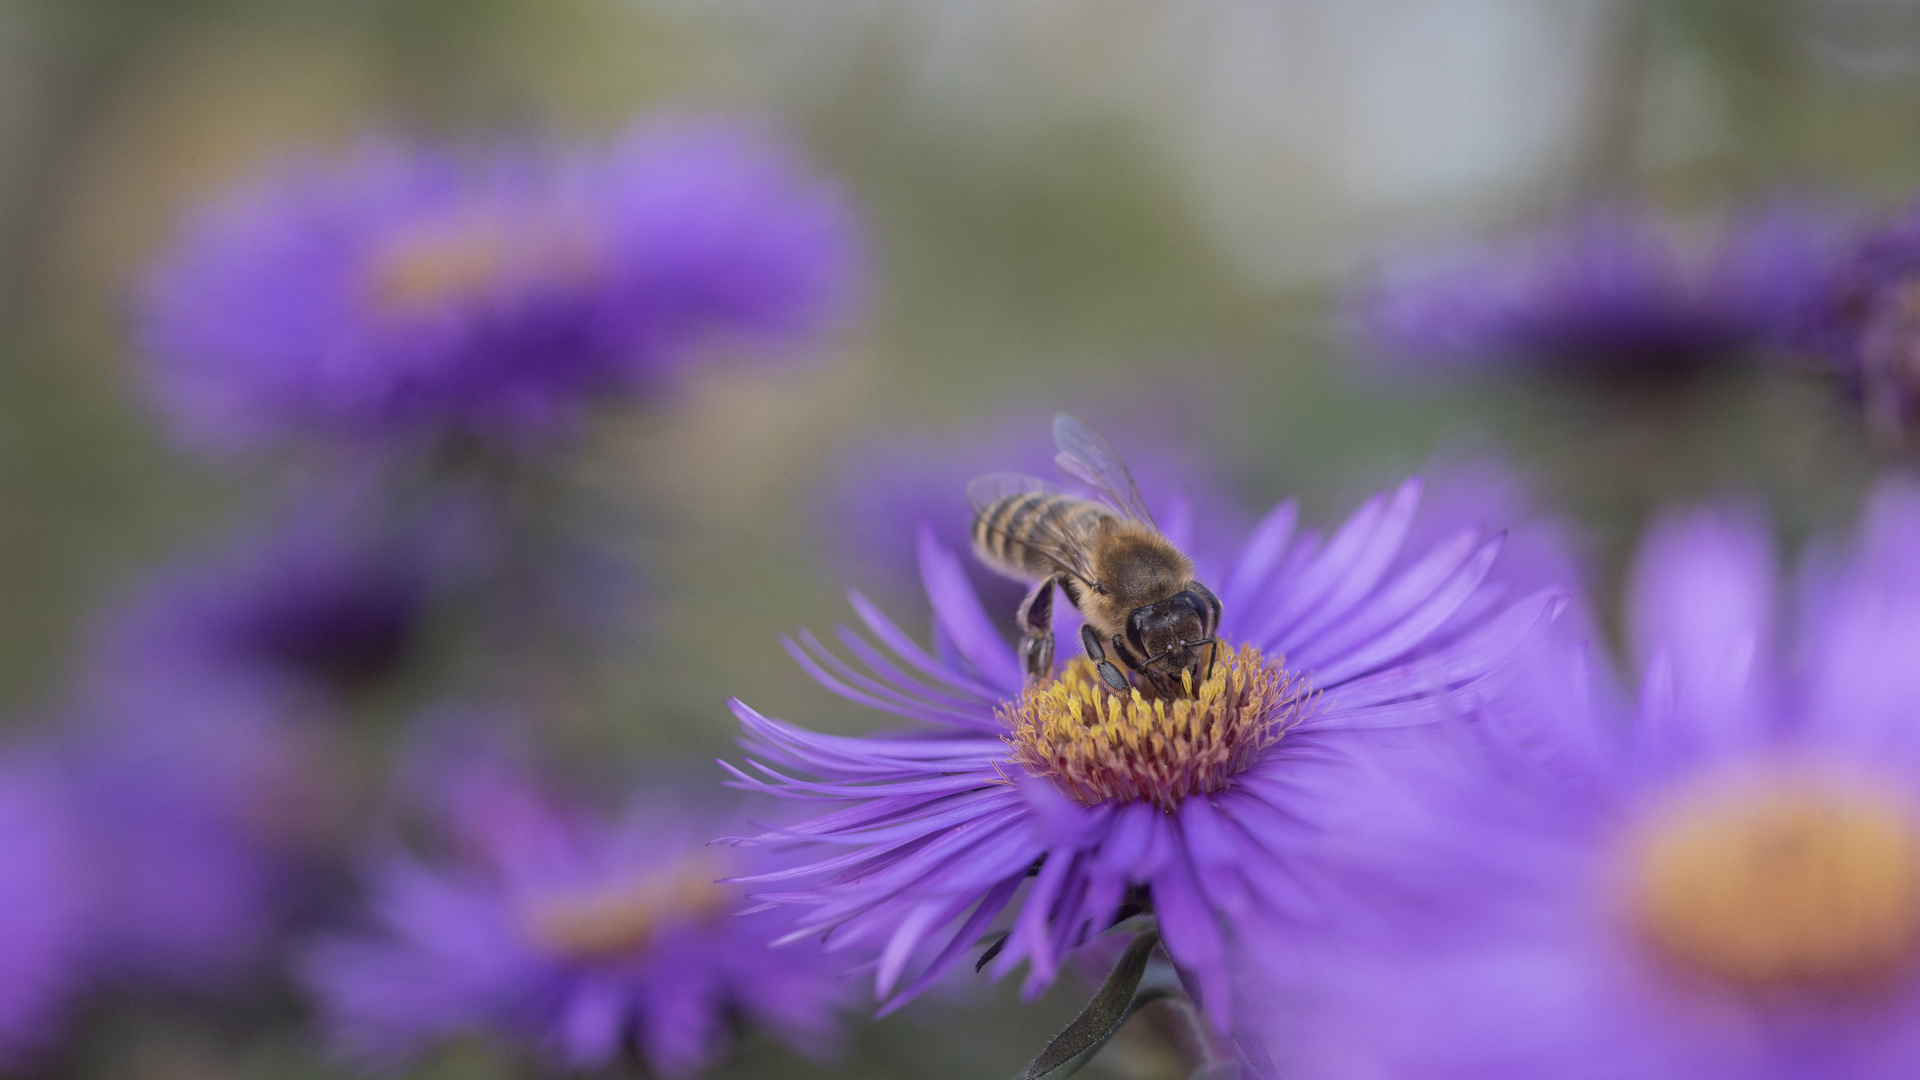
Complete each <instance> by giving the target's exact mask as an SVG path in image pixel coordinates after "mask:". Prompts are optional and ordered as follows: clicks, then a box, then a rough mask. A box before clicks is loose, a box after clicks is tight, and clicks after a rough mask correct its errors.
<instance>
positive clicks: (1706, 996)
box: [1271, 485, 1920, 1080]
mask: <svg viewBox="0 0 1920 1080" xmlns="http://www.w3.org/2000/svg"><path fill="white" fill-rule="evenodd" d="M1917 543H1920V490H1916V489H1914V488H1913V487H1911V486H1908V485H1888V486H1886V487H1883V488H1882V489H1881V491H1880V492H1879V494H1878V496H1877V497H1876V499H1875V501H1874V505H1873V508H1872V510H1871V512H1870V514H1869V516H1868V519H1867V522H1866V526H1865V528H1864V530H1863V531H1862V535H1861V537H1860V539H1859V541H1858V542H1857V544H1856V546H1855V547H1854V548H1853V550H1851V551H1845V552H1843V551H1841V550H1839V549H1837V548H1833V547H1829V548H1825V549H1822V550H1821V551H1819V552H1818V553H1817V554H1816V555H1815V556H1814V557H1813V558H1812V559H1811V560H1810V562H1809V568H1808V572H1807V573H1806V575H1805V577H1804V579H1803V584H1802V587H1801V589H1800V590H1798V592H1799V600H1800V603H1799V618H1798V621H1797V622H1798V625H1797V631H1798V632H1797V633H1791V634H1790V633H1788V632H1786V631H1785V628H1783V627H1782V626H1781V625H1780V623H1779V620H1778V617H1777V614H1776V612H1777V609H1779V608H1780V607H1781V606H1782V604H1781V597H1780V595H1779V593H1780V591H1781V590H1780V589H1779V588H1778V586H1777V585H1776V583H1775V576H1776V574H1775V569H1774V565H1773V556H1772V551H1771V545H1770V543H1769V539H1768V537H1767V534H1766V532H1765V530H1764V529H1763V528H1762V526H1761V524H1760V523H1759V522H1757V521H1756V520H1754V519H1753V518H1752V517H1751V516H1749V515H1740V514H1731V513H1727V512H1700V513H1695V514H1689V515H1684V516H1679V517H1674V518H1670V519H1668V520H1666V521H1665V522H1663V523H1662V524H1660V525H1659V526H1658V527H1657V528H1656V529H1655V530H1654V531H1653V532H1652V534H1651V535H1650V537H1649V539H1648V541H1647V543H1646V545H1645V548H1644V550H1643V552H1642V555H1641V558H1640V562H1639V566H1638V569H1637V571H1636V574H1635V580H1634V585H1633V589H1632V596H1633V605H1632V610H1631V612H1630V619H1629V624H1630V626H1631V627H1632V631H1633V639H1634V642H1635V645H1636V650H1635V651H1636V654H1637V656H1638V663H1637V666H1638V668H1639V670H1640V672H1641V676H1640V687H1639V693H1638V698H1637V702H1636V701H1628V702H1627V703H1625V704H1620V703H1618V702H1616V701H1615V700H1614V698H1613V695H1610V694H1608V693H1606V692H1605V690H1606V687H1605V685H1604V680H1598V681H1596V680H1590V679H1587V678H1583V677H1582V673H1581V669H1582V667H1583V665H1582V664H1581V662H1580V661H1579V659H1578V658H1577V657H1564V658H1562V659H1561V660H1560V661H1558V662H1556V663H1555V664H1553V665H1550V666H1547V667H1543V668H1542V669H1541V670H1540V671H1539V672H1538V673H1537V675H1538V677H1537V678H1535V679H1532V680H1527V681H1524V682H1520V683H1516V684H1515V688H1516V689H1518V690H1523V691H1524V692H1522V693H1517V694H1516V695H1513V696H1508V695H1504V694H1503V695H1496V696H1494V697H1491V698H1489V699H1487V700H1486V701H1484V702H1482V703H1479V704H1478V705H1476V712H1477V713H1478V714H1479V717H1480V719H1481V720H1482V721H1483V723H1482V724H1481V725H1480V726H1479V730H1480V732H1481V733H1482V734H1483V736H1486V738H1484V739H1483V740H1482V741H1481V743H1480V745H1478V746H1477V747H1475V748H1474V750H1473V752H1458V753H1454V752H1447V748H1445V747H1441V746H1436V747H1433V748H1431V752H1427V753H1423V754H1421V755H1420V756H1419V757H1418V759H1417V760H1415V761H1409V762H1404V763H1402V766H1403V767H1399V768H1396V769H1394V770H1391V771H1389V772H1388V773H1387V774H1385V777H1384V780H1385V785H1384V786H1383V787H1381V788H1379V789H1376V790H1374V791H1373V792H1371V793H1370V795H1371V796H1379V797H1380V798H1379V801H1378V803H1377V805H1378V806H1379V807H1380V808H1381V813H1380V814H1379V816H1378V818H1377V819H1376V820H1375V821H1374V822H1373V823H1372V824H1371V825H1369V826H1368V827H1366V828H1365V829H1363V830H1361V831H1358V832H1356V833H1354V834H1353V835H1352V836H1351V837H1350V839H1351V848H1350V849H1349V850H1348V851H1347V853H1346V860H1347V862H1348V869H1349V870H1350V871H1351V872H1352V873H1353V875H1354V876H1353V880H1354V881H1356V882H1357V883H1361V884H1362V885H1364V887H1365V888H1366V889H1367V891H1368V893H1369V895H1370V896H1371V897H1372V900H1373V903H1372V905H1371V906H1372V908H1373V909H1374V911H1375V912H1377V913H1379V914H1381V915H1383V916H1384V917H1385V918H1384V924H1380V923H1375V924H1374V925H1363V924H1364V923H1365V922H1367V921H1368V920H1360V919H1350V920H1347V923H1348V925H1347V926H1345V927H1344V928H1343V932H1342V933H1341V934H1340V937H1339V940H1338V942H1337V943H1334V944H1328V947H1327V949H1326V951H1325V953H1324V954H1323V955H1322V956H1321V957H1320V958H1319V960H1320V962H1321V970H1320V971H1319V972H1318V974H1319V985H1316V986H1314V987H1313V988H1312V990H1311V992H1310V993H1307V994H1303V995H1300V996H1298V997H1295V998H1282V999H1280V1000H1279V1001H1277V1002H1275V1003H1274V1008H1273V1015H1272V1018H1271V1019H1272V1021H1273V1025H1274V1027H1275V1028H1276V1031H1277V1034H1276V1040H1275V1041H1276V1044H1277V1045H1280V1046H1284V1047H1287V1048H1289V1049H1290V1051H1291V1053H1292V1055H1293V1056H1294V1058H1295V1067H1296V1068H1298V1069H1300V1070H1301V1074H1302V1075H1367V1076H1379V1077H1383V1078H1392V1077H1420V1078H1422V1080H1434V1078H1448V1077H1461V1078H1465V1077H1484V1076H1490V1075H1498V1076H1555V1077H1569V1078H1574V1080H1580V1078H1587V1077H1594V1078H1598V1077H1635V1078H1645V1080H1662V1078H1666V1077H1673V1078H1679V1077H1688V1078H1692V1077H1701V1076H1714V1077H1751V1078H1772V1077H1777V1078H1781V1080H1785V1078H1787V1077H1805V1076H1820V1077H1834V1078H1837V1080H1874V1078H1889V1080H1890V1078H1893V1077H1904V1076H1909V1075H1912V1073H1913V1069H1914V1066H1915V1063H1916V1062H1917V1061H1920V1024H1917V1023H1916V1020H1920V952H1916V950H1915V943H1916V942H1920V800H1917V799H1916V796H1915V794H1914V793H1915V791H1916V783H1915V781H1916V777H1917V776H1920V736H1917V734H1916V733H1920V667H1916V665H1915V664H1914V663H1913V656H1914V655H1915V650H1916V649H1920V563H1916V562H1915V561H1914V559H1913V557H1912V556H1913V552H1914V550H1915V546H1916V544H1917ZM1590 683H1592V684H1593V687H1592V690H1591V692H1590V691H1589V689H1588V687H1589V684H1590ZM1488 749H1492V750H1493V751H1494V755H1495V756H1494V764H1493V765H1490V764H1489V760H1488V758H1487V756H1486V754H1485V752H1484V751H1486V750H1488ZM1396 796H1397V797H1396ZM1356 797H1359V796H1356ZM1350 910H1351V911H1358V910H1359V909H1358V908H1357V907H1356V908H1353V909H1350ZM1323 944H1327V943H1323ZM1294 959H1295V960H1296V961H1297V960H1298V958H1297V957H1296V958H1294ZM1296 966H1297V965H1296ZM1296 1010H1297V1011H1296Z"/></svg>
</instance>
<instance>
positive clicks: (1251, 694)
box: [999, 645, 1312, 811]
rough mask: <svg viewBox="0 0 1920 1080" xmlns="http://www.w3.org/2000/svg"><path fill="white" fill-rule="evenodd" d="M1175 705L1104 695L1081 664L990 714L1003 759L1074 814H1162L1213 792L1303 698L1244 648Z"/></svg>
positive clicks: (1243, 766) (1269, 741) (1284, 725)
mask: <svg viewBox="0 0 1920 1080" xmlns="http://www.w3.org/2000/svg"><path fill="white" fill-rule="evenodd" d="M1182 678H1183V680H1184V689H1185V691H1186V693H1185V695H1184V696H1181V697H1173V698H1167V697H1161V696H1159V695H1157V694H1155V693H1154V692H1153V691H1152V690H1151V689H1150V688H1145V689H1143V688H1139V687H1136V688H1135V689H1134V690H1132V691H1131V693H1129V694H1126V695H1122V694H1117V693H1114V692H1113V691H1112V690H1110V689H1108V688H1107V686H1106V684H1104V683H1102V682H1101V681H1100V677H1099V675H1098V674H1096V673H1095V671H1094V669H1093V664H1092V663H1091V662H1090V661H1089V660H1087V658H1086V657H1083V656H1077V657H1074V658H1073V659H1072V660H1071V661H1069V662H1068V663H1067V666H1066V669H1065V670H1064V671H1062V672H1061V673H1060V677H1059V678H1058V679H1056V680H1054V681H1052V682H1047V683H1036V684H1034V685H1031V686H1028V687H1027V688H1026V689H1025V690H1024V691H1022V692H1021V694H1020V697H1019V698H1018V699H1017V700H1015V701H1013V702H1011V703H1009V704H1006V705H1002V706H1001V707H1000V710H999V713H1000V716H1001V719H1002V720H1004V721H1005V722H1006V724H1007V726H1008V728H1009V729H1011V733H1010V734H1008V735H1007V736H1006V741H1007V745H1008V746H1010V747H1011V748H1012V750H1013V760H1014V761H1015V762H1017V763H1019V765H1020V766H1021V767H1022V768H1024V769H1025V770H1026V771H1027V772H1029V773H1032V774H1033V775H1035V776H1044V777H1046V778H1047V779H1049V780H1051V781H1053V782H1054V784H1056V785H1057V786H1058V787H1059V788H1060V789H1061V790H1062V791H1064V792H1066V793H1067V794H1068V795H1070V796H1072V797H1073V798H1074V800H1075V801H1077V802H1080V803H1082V804H1084V805H1088V806H1091V805H1095V804H1098V803H1104V802H1132V801H1135V800H1139V801H1144V802H1150V803H1153V804H1154V805H1155V806H1158V807H1159V808H1160V809H1162V810H1166V811H1172V810H1174V809H1175V808H1176V807H1178V806H1179V804H1180V802H1181V801H1182V800H1183V799H1185V798H1186V797H1187V796H1189V795H1193V794H1196V793H1205V792H1213V791H1219V790H1221V789H1223V788H1225V787H1226V786H1227V784H1228V782H1229V781H1230V780H1232V778H1233V777H1234V776H1236V775H1238V774H1239V773H1242V772H1245V771H1246V770H1247V769H1248V768H1250V767H1251V766H1252V765H1253V764H1254V763H1255V762H1257V761H1259V760H1260V757H1261V755H1262V754H1263V753H1265V751H1266V750H1267V748H1268V747H1270V746H1272V745H1273V744H1274V743H1276V742H1278V741H1279V740H1280V738H1281V736H1282V735H1284V734H1286V731H1287V729H1288V728H1290V727H1292V726H1293V725H1294V724H1295V723H1297V722H1298V721H1299V720H1300V718H1301V716H1302V714H1303V713H1304V712H1305V710H1306V708H1307V706H1308V704H1309V703H1310V701H1311V699H1312V695H1311V694H1310V693H1309V692H1307V691H1305V690H1304V689H1303V688H1302V687H1301V685H1300V680H1299V679H1298V678H1297V677H1296V676H1294V675H1292V674H1290V673H1289V672H1288V671H1287V670H1286V668H1285V667H1284V666H1283V664H1281V663H1280V662H1277V661H1269V660H1268V659H1267V657H1266V656H1265V654H1263V653H1262V652H1261V651H1260V650H1259V649H1257V648H1254V647H1253V646H1252V645H1242V646H1240V649H1239V651H1237V652H1233V653H1226V652H1225V651H1224V649H1223V650H1222V655H1221V656H1220V658H1219V659H1218V661H1217V662H1215V663H1214V665H1213V671H1212V673H1211V674H1210V675H1207V676H1206V677H1205V678H1203V679H1202V680H1201V681H1200V682H1199V684H1198V685H1195V683H1194V679H1193V675H1192V673H1190V672H1188V673H1183V675H1182Z"/></svg>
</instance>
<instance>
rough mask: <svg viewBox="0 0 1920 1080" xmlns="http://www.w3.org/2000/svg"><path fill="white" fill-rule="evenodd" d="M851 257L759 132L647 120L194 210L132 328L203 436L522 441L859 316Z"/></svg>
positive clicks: (824, 203) (324, 172)
mask: <svg viewBox="0 0 1920 1080" xmlns="http://www.w3.org/2000/svg"><path fill="white" fill-rule="evenodd" d="M856 247H857V245H856V243H855V241H854V239H853V236H852V223H851V213H850V211H849V209H848V207H847V204H846V202H845V200H844V198H843V197H842V196H841V195H840V194H839V192H838V191H837V190H836V189H834V188H833V187H832V186H831V185H829V184H827V183H826V182H825V181H823V180H821V179H819V178H817V177H815V176H814V175H812V174H811V173H810V172H809V171H808V170H806V169H805V168H804V167H803V166H801V165H800V164H799V163H798V161H797V159H796V157H795V155H794V154H793V153H792V152H791V151H790V150H789V149H787V148H786V147H785V146H784V145H783V144H781V143H780V142H779V141H778V140H776V139H774V138H773V137H772V136H771V135H770V133H768V132H766V131H764V130H762V129H760V128H758V127H755V126H753V125H750V124H744V123H735V122H726V121H713V122H709V123H696V122H692V121H666V122H656V123H653V124H650V125H646V126H643V127H641V128H640V129H638V130H637V131H635V132H634V133H633V134H631V135H630V136H628V137H626V138H625V139H623V140H621V141H620V142H619V143H618V144H617V145H616V146H614V147H612V148H610V149H607V150H602V151H596V152H592V153H580V154H573V155H571V156H563V155H553V154H542V153H540V152H538V151H536V150H535V149H533V148H531V147H527V146H510V147H502V148H499V149H497V150H495V151H493V152H492V153H490V154H479V155H464V154H462V153H459V152H456V151H454V150H451V149H446V148H440V147H433V146H426V145H416V144H405V143H400V142H387V143H381V144H375V145H371V146H368V147H365V148H363V149H362V150H360V151H359V152H358V153H357V154H355V155H353V156H352V157H350V158H349V159H347V160H345V161H343V162H339V163H334V164H322V163H319V162H315V161H306V162H301V163H296V164H292V165H288V166H285V167H283V168H281V169H279V170H278V171H276V172H274V173H272V174H271V175H268V176H267V177H265V178H264V179H262V180H259V181H257V182H256V183H254V184H253V185H252V186H250V187H248V188H245V189H243V190H240V191H236V192H234V193H232V194H230V195H228V196H226V197H225V198H223V199H221V200H219V201H217V202H215V203H214V204H212V205H211V206H209V207H208V208H207V209H205V210H204V211H202V212H201V213H200V214H199V215H198V216H197V217H195V218H194V219H193V220H191V221H189V222H188V224H187V225H186V226H185V228H184V229H183V231H182V233H181V236H180V238H179V240H178V241H177V242H176V244H175V245H174V247H173V248H172V250H170V251H169V252H168V253H166V254H165V255H164V256H163V257H162V258H161V259H160V260H159V261H158V263H157V264H156V265H155V267H154V268H153V269H152V271H151V272H150V273H149V275H148V276H147V279H146V281H145V284H144V287H143V289H142V291H141V297H140V304H139V319H138V328H137V329H138V334H137V336H138V339H139V344H140V347H141V351H142V352H143V353H144V354H145V357H146V358H147V360H148V361H149V376H150V383H151V386H152V389H153V393H154V396H155V398H156V400H157V402H158V404H159V405H160V407H161V408H162V410H163V411H164V412H165V413H166V414H167V415H168V417H169V419H170V420H171V421H172V422H173V425H174V427H175V429H176V431H177V432H178V434H179V435H180V436H181V437H182V438H183V439H184V440H185V441H187V442H189V443H192V444H196V445H200V446H209V447H218V448H231V447H238V446H250V445H257V444H260V443H264V442H270V441H274V440H278V439H281V438H284V437H286V436H289V435H321V436H348V437H356V436H368V435H374V436H378V435H407V434H419V433H422V432H425V433H440V432H449V431H451V432H454V433H458V434H462V435H465V436H469V437H478V438H482V439H488V440H495V441H505V442H508V443H513V442H518V441H521V440H524V439H528V438H537V437H539V436H542V435H546V434H549V433H551V432H553V431H554V430H556V429H558V428H563V427H565V426H566V425H568V424H569V423H570V422H571V421H572V420H573V418H575V417H576V416H577V415H578V414H579V413H580V411H581V409H582V408H583V407H584V405H585V404H586V402H587V401H589V400H590V399H592V398H594V397H596V396H600V395H606V394H620V393H630V392H633V391H635V390H637V389H639V388H641V387H644V386H646V385H650V384H654V383H657V382H658V381H659V380H660V379H661V378H663V377H664V376H665V375H666V374H668V373H670V372H671V371H673V370H676V369H678V368H680V367H683V366H685V364H686V363H687V362H688V360H689V358H690V356H691V355H692V351H693V350H695V349H696V348H699V347H702V346H706V345H710V344H712V343H713V341H714V340H715V339H721V340H723V341H724V340H726V339H744V340H750V341H752V342H754V343H756V344H758V345H767V344H770V343H772V344H782V345H792V344H796V343H798V341H800V340H803V339H804V338H806V337H807V336H808V335H810V334H812V333H814V332H816V331H818V330H820V329H821V328H823V327H824V326H825V325H827V324H829V323H831V322H832V321H833V320H834V319H835V318H837V317H838V316H839V315H840V314H842V313H843V311H844V310H845V307H846V303H847V301H848V300H849V299H850V297H851V291H852V288H853V279H854V276H855V270H856V266H855V264H856V263H857V254H856Z"/></svg>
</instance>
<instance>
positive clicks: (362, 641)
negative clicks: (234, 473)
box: [94, 489, 477, 697]
mask: <svg viewBox="0 0 1920 1080" xmlns="http://www.w3.org/2000/svg"><path fill="white" fill-rule="evenodd" d="M362 495H363V493H361V492H359V491H357V490H345V489H342V490H332V489H325V490H314V491H307V492H303V493H301V494H299V495H298V496H297V497H296V498H294V499H292V500H291V501H290V503H289V505H288V506H287V507H286V508H285V509H283V510H282V511H281V512H279V513H278V514H277V515H275V516H274V517H272V518H271V519H270V520H268V521H266V522H264V523H263V524H261V525H258V526H255V527H253V528H252V530H251V531H250V532H248V533H246V534H244V535H242V536H240V537H238V538H237V539H236V540H235V541H233V542H232V543H230V544H228V545H227V547H226V548H225V549H224V550H222V551H221V552H219V553H218V554H217V555H215V556H213V557H211V558H204V559H198V560H195V561H192V562H187V563H182V564H179V565H176V566H174V567H171V568H168V569H166V570H163V571H161V572H160V573H157V574H155V575H153V576H152V577H151V578H150V579H149V580H148V581H147V582H146V583H145V584H144V585H143V586H141V587H140V588H139V589H138V590H137V591H136V592H135V594H134V595H132V596H131V597H129V598H128V599H127V600H126V601H124V602H122V603H120V604H118V605H117V606H115V607H114V608H113V609H112V610H111V611H110V612H109V613H108V614H107V617H106V618H105V619H103V620H102V631H101V634H100V640H99V642H98V644H97V646H96V649H95V651H96V652H97V653H99V654H101V659H100V660H99V661H98V662H97V663H95V665H94V668H95V669H96V672H97V674H99V675H100V676H101V677H103V678H107V679H112V680H118V681H120V682H122V683H125V684H128V685H129V686H132V687H136V689H133V691H132V693H133V695H134V696H136V697H138V696H142V695H147V696H151V695H150V694H149V693H148V692H147V691H143V690H141V689H137V687H139V686H141V685H150V684H144V683H143V680H147V679H160V680H162V681H163V682H165V683H167V684H180V683H192V682H203V681H209V680H211V681H231V680H234V679H243V680H244V679H253V680H268V681H290V682H293V683H297V684H299V685H301V686H302V687H306V688H310V689H312V690H316V691H322V692H335V691H351V690H355V689H359V688H363V687H366V686H370V685H374V684H377V683H379V682H381V681H382V680H384V679H387V678H390V677H392V676H393V675H394V674H395V672H396V671H397V669H398V668H399V667H400V666H401V665H402V664H403V663H404V662H405V660H406V659H407V656H408V654H409V651H410V650H411V649H412V648H413V647H414V646H415V645H416V644H417V643H418V639H419V637H420V634H421V629H422V625H421V624H422V623H423V621H424V619H425V618H426V607H427V604H428V602H429V601H430V599H431V598H432V594H433V593H434V592H435V590H436V589H437V588H440V587H444V586H446V585H447V584H448V583H449V581H450V580H451V579H453V578H456V577H458V576H459V574H460V572H461V571H462V569H463V567H464V566H465V564H467V563H471V562H472V561H473V559H474V558H476V557H477V555H476V553H475V552H473V551H470V550H468V549H469V548H470V547H472V543H471V541H472V528H473V523H472V522H471V521H468V520H465V518H464V517H462V516H461V515H457V514H453V513H448V512H443V511H447V510H449V509H450V508H449V507H446V506H442V507H438V508H433V509H432V510H431V511H430V512H428V513H425V514H417V515H415V517H416V520H414V521H408V522H395V521H385V520H379V519H380V518H381V517H382V516H383V515H381V514H380V513H379V512H378V511H377V510H376V509H375V508H374V507H372V506H371V505H369V501H368V500H367V499H365V498H364V497H362ZM130 669H138V671H139V676H138V677H131V676H126V675H122V674H119V673H120V672H124V671H128V670H130Z"/></svg>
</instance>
